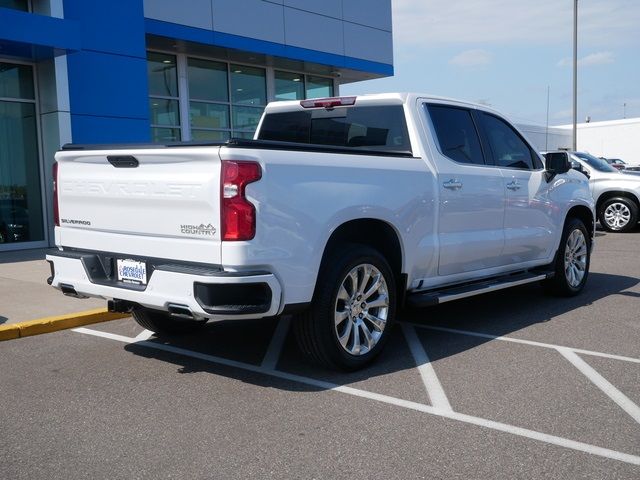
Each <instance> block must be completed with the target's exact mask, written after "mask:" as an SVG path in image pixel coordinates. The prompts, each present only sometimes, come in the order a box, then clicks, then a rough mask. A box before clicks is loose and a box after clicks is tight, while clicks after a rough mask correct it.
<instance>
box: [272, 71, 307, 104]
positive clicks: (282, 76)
mask: <svg viewBox="0 0 640 480" xmlns="http://www.w3.org/2000/svg"><path fill="white" fill-rule="evenodd" d="M275 80H276V81H275V83H276V100H302V99H304V75H301V74H299V73H289V72H275Z"/></svg>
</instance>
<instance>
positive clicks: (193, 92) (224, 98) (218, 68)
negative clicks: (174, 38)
mask: <svg viewBox="0 0 640 480" xmlns="http://www.w3.org/2000/svg"><path fill="white" fill-rule="evenodd" d="M189 98H192V99H196V100H211V101H214V102H228V101H229V85H228V79H227V64H226V63H220V62H210V61H207V60H199V59H196V58H190V59H189Z"/></svg>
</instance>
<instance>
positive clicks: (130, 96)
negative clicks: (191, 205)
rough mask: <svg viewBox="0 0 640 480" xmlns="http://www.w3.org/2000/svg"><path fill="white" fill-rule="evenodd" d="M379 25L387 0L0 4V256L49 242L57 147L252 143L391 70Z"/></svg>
mask: <svg viewBox="0 0 640 480" xmlns="http://www.w3.org/2000/svg"><path fill="white" fill-rule="evenodd" d="M391 30H392V27H391V0H323V1H315V0H269V1H266V0H181V1H175V0H91V1H88V0H0V252H2V251H6V250H15V249H21V248H37V247H45V246H49V245H51V242H52V223H53V221H52V216H53V214H52V211H51V210H52V208H51V201H50V199H51V189H52V178H51V166H52V163H53V156H54V154H55V152H56V150H58V149H59V148H60V146H61V145H63V144H65V143H69V142H73V143H123V142H171V141H179V140H184V141H189V140H195V141H223V140H226V139H228V138H230V137H232V136H233V137H245V138H246V137H251V136H252V134H253V131H254V130H255V128H256V126H257V123H258V120H259V118H260V115H261V113H262V111H263V109H264V107H265V105H266V104H267V103H268V102H270V101H275V100H295V99H304V98H310V97H324V96H331V95H337V94H338V93H339V88H340V84H344V83H350V82H356V81H361V80H366V79H372V78H379V77H385V76H390V75H393V45H392V32H391ZM122 214H123V215H126V212H122Z"/></svg>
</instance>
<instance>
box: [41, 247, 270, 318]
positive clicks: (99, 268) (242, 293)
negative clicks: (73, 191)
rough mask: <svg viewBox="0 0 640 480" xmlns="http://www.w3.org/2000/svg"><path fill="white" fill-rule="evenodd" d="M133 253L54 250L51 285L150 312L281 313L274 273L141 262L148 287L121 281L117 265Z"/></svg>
mask: <svg viewBox="0 0 640 480" xmlns="http://www.w3.org/2000/svg"><path fill="white" fill-rule="evenodd" d="M116 257H117V258H128V256H127V255H124V256H123V255H116V254H102V253H95V252H79V251H60V250H53V251H50V252H48V254H47V261H48V262H49V263H50V264H51V277H50V278H49V279H48V283H49V284H50V285H51V286H52V287H54V288H57V289H58V290H60V291H62V292H63V293H64V294H66V295H70V296H76V297H97V298H104V299H105V300H122V301H124V302H131V303H133V304H137V305H140V306H142V307H145V308H150V309H155V310H162V311H166V312H169V311H176V312H180V316H184V314H185V312H186V311H187V310H188V311H189V312H190V313H191V315H192V316H193V317H194V318H201V319H202V318H207V319H210V320H228V319H250V318H262V317H270V316H274V315H277V314H278V313H279V311H280V307H281V298H282V288H281V286H280V282H279V281H278V280H277V278H276V277H275V275H273V274H272V273H270V272H227V271H224V270H223V269H222V268H221V267H217V266H202V265H190V264H184V263H182V264H172V263H170V261H168V260H166V261H164V260H159V259H141V260H142V261H144V262H145V263H146V265H147V271H148V272H149V273H148V281H147V284H146V285H138V284H128V283H124V282H119V281H117V279H116V278H114V277H115V269H114V267H113V262H115V258H116Z"/></svg>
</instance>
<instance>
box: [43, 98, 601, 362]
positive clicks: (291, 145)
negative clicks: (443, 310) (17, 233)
mask: <svg viewBox="0 0 640 480" xmlns="http://www.w3.org/2000/svg"><path fill="white" fill-rule="evenodd" d="M54 177H55V188H54V196H55V199H54V203H55V204H54V210H55V216H56V228H55V239H56V245H57V249H54V250H52V251H51V252H50V253H49V254H48V255H47V259H48V260H49V262H50V263H51V269H52V275H51V277H50V278H49V280H48V281H49V283H50V284H51V285H52V286H53V287H55V288H57V289H59V290H61V291H62V292H63V293H64V294H66V295H72V296H78V297H101V298H104V299H107V300H108V305H109V308H110V309H111V310H113V311H120V312H131V313H132V315H133V317H134V318H135V319H136V321H137V322H138V323H140V325H142V326H144V327H145V328H148V329H150V330H152V331H154V332H157V333H158V334H170V333H175V332H182V331H185V330H191V329H195V328H198V327H200V326H201V325H203V324H204V323H206V322H207V321H217V320H230V319H238V320H241V319H256V318H264V317H272V316H277V315H282V314H289V313H290V314H295V321H294V323H293V328H294V331H295V334H296V337H297V339H298V343H299V346H300V348H301V350H302V351H303V352H304V353H305V354H307V355H308V356H309V357H310V358H311V359H312V360H315V361H316V362H320V363H322V364H324V365H326V366H328V367H332V368H342V369H356V368H360V367H362V366H364V365H365V364H367V363H368V362H370V361H371V360H372V359H373V358H374V357H375V356H376V355H377V354H378V353H379V352H380V350H381V349H382V348H383V346H384V344H385V342H386V340H387V338H388V336H389V331H390V329H391V327H392V324H393V322H394V318H395V316H396V311H397V309H398V308H400V307H401V306H403V305H405V304H408V305H412V306H427V305H434V304H437V303H442V302H447V301H451V300H455V299H459V298H463V297H468V296H471V295H475V294H479V293H483V292H490V291H495V290H499V289H502V288H506V287H510V286H515V285H522V284H525V283H530V282H537V281H543V283H544V284H545V285H546V287H547V289H549V290H551V291H552V292H554V293H557V294H562V295H575V294H577V293H578V292H580V291H581V290H582V288H583V286H584V285H585V282H586V280H587V275H588V271H589V259H590V254H591V247H592V242H593V236H594V223H595V221H594V204H593V199H592V197H591V194H590V193H589V186H588V183H587V179H586V178H585V177H584V175H581V174H580V173H578V172H575V171H573V170H571V169H570V163H569V160H568V157H567V155H566V153H556V154H552V155H550V156H549V157H548V158H547V161H546V168H545V167H544V165H543V160H542V158H541V157H540V156H539V155H538V154H537V153H536V152H535V151H534V149H533V148H532V147H531V146H530V144H529V143H528V142H527V141H526V140H525V138H524V137H523V136H522V135H521V133H519V132H518V130H517V129H515V128H514V127H513V126H512V125H511V124H510V123H509V122H508V121H507V120H505V119H504V118H503V117H502V116H500V115H499V114H498V113H496V112H494V111H492V110H489V109H487V108H486V107H483V106H479V105H472V104H467V103H462V102H457V101H452V100H446V99H442V98H434V97H429V96H425V95H418V94H385V95H371V96H358V97H341V98H329V99H315V100H305V101H301V102H300V101H296V102H279V103H272V104H270V105H269V106H268V107H267V108H266V110H265V112H264V115H263V117H262V120H261V122H260V126H259V128H258V130H257V133H256V135H255V138H254V139H253V140H232V141H230V142H227V143H224V144H170V145H123V146H99V145H93V146H82V145H68V146H65V147H63V149H62V150H61V151H60V152H58V153H57V155H56V164H55V166H54Z"/></svg>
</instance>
